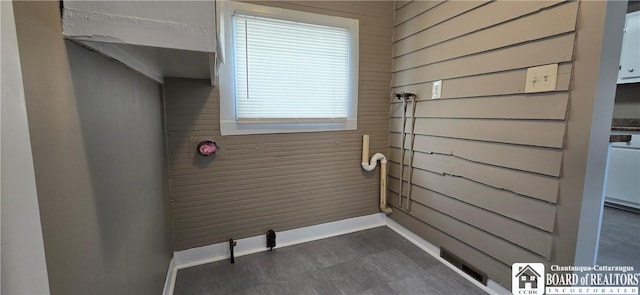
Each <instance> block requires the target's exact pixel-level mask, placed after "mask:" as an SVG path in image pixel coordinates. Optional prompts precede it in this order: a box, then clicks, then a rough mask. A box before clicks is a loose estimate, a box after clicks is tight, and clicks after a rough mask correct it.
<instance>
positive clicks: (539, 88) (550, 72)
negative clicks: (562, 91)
mask: <svg viewBox="0 0 640 295" xmlns="http://www.w3.org/2000/svg"><path fill="white" fill-rule="evenodd" d="M557 80H558V64H550V65H546V66H539V67H533V68H528V69H527V81H526V84H525V86H524V92H525V93H533V92H545V91H554V90H556V81H557Z"/></svg>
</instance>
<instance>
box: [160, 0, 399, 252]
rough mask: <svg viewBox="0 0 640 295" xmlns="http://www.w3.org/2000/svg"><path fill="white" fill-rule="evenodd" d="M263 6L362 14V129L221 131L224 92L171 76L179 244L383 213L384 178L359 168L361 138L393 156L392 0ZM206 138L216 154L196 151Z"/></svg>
mask: <svg viewBox="0 0 640 295" xmlns="http://www.w3.org/2000/svg"><path fill="white" fill-rule="evenodd" d="M256 4H261V5H271V6H277V7H281V8H287V9H294V10H300V11H307V12H314V13H322V14H328V15H335V16H341V17H348V18H355V19H358V20H359V21H360V73H359V76H360V86H359V107H358V130H355V131H346V132H319V133H297V134H270V135H248V136H224V137H222V136H220V127H219V93H218V89H217V88H213V87H210V86H209V85H208V81H205V80H189V79H167V80H166V83H165V92H166V93H165V95H166V112H167V114H166V117H167V134H168V145H169V147H168V151H169V152H168V163H169V180H170V199H171V210H172V221H173V240H174V246H175V250H183V249H187V248H192V247H198V246H204V245H208V244H212V243H218V242H223V241H225V240H228V239H229V238H234V239H239V238H244V237H249V236H255V235H262V234H264V233H265V232H266V231H267V230H268V229H274V230H276V231H282V230H287V229H292V228H298V227H303V226H309V225H314V224H319V223H324V222H330V221H335V220H341V219H345V218H350V217H356V216H362V215H367V214H373V213H376V212H378V180H379V176H377V175H376V173H373V172H371V173H369V172H363V171H362V170H361V168H360V158H361V157H360V153H361V144H362V143H361V142H362V139H361V137H362V134H370V135H371V151H372V152H383V153H385V154H388V151H389V147H388V138H389V118H388V107H389V105H388V100H389V85H390V81H391V45H392V44H391V40H392V32H393V13H394V9H393V2H382V1H372V2H359V1H358V2H345V1H335V2H331V1H300V2H279V1H258V2H256ZM203 139H214V140H215V141H216V142H217V143H218V144H219V146H220V150H219V152H218V153H217V156H216V158H215V159H213V160H210V159H205V158H202V157H199V156H196V154H195V149H196V145H197V143H198V142H199V141H200V140H203Z"/></svg>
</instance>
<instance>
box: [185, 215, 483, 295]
mask: <svg viewBox="0 0 640 295" xmlns="http://www.w3.org/2000/svg"><path fill="white" fill-rule="evenodd" d="M174 294H176V295H181V294H385V295H390V294H485V293H484V292H483V291H482V290H481V289H479V288H478V287H476V286H474V285H473V284H472V283H470V282H468V281H467V280H466V279H464V278H463V277H461V276H460V275H458V274H457V273H455V272H454V271H452V270H451V269H449V268H448V267H447V266H445V265H444V264H442V263H440V262H439V261H438V260H436V259H435V258H433V257H431V256H430V255H429V254H427V253H425V252H424V251H422V250H421V249H420V248H418V247H416V246H415V245H413V244H411V243H410V242H409V241H407V240H405V239H404V238H403V237H401V236H400V235H398V234H397V233H395V232H393V231H392V230H390V229H389V228H387V227H379V228H374V229H370V230H365V231H360V232H355V233H351V234H347V235H342V236H337V237H332V238H328V239H323V240H318V241H313V242H309V243H304V244H299V245H295V246H289V247H285V248H277V249H275V250H274V251H272V252H261V253H256V254H252V255H247V256H242V257H237V258H236V263H235V264H230V263H229V262H228V261H218V262H214V263H209V264H203V265H199V266H194V267H190V268H186V269H181V270H180V271H178V274H177V277H176V284H175V291H174Z"/></svg>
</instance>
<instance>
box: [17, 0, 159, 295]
mask: <svg viewBox="0 0 640 295" xmlns="http://www.w3.org/2000/svg"><path fill="white" fill-rule="evenodd" d="M14 4H15V5H14V11H15V17H16V27H17V31H18V44H19V49H20V58H21V63H22V71H23V77H24V85H25V96H26V102H27V114H28V118H29V130H30V135H31V145H32V148H33V159H34V167H35V176H36V184H37V190H38V199H39V204H40V211H41V219H42V228H43V235H44V245H45V254H46V261H47V268H48V274H49V282H50V287H51V293H52V294H159V293H161V292H162V289H163V285H164V280H165V275H166V271H167V267H168V265H169V260H170V258H171V247H170V239H169V230H168V226H167V223H168V221H167V220H168V214H167V210H166V207H167V206H166V204H167V203H166V199H165V195H164V191H163V185H164V180H163V171H164V169H165V165H164V163H165V162H164V141H163V130H162V126H163V124H162V103H161V98H160V88H159V85H158V84H157V83H155V82H153V81H151V80H149V79H147V78H145V77H143V76H141V75H139V74H137V73H134V72H132V71H130V70H127V69H125V68H123V67H121V66H120V65H118V64H115V63H113V62H111V61H109V60H108V59H106V58H103V57H102V56H100V55H97V54H94V53H91V52H89V51H87V50H86V49H84V48H82V47H79V46H78V45H75V44H73V43H70V42H68V41H64V40H63V38H62V33H61V27H60V10H59V7H58V6H59V3H58V2H55V1H51V2H15V3H14Z"/></svg>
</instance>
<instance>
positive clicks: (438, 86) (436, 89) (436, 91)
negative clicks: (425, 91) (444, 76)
mask: <svg viewBox="0 0 640 295" xmlns="http://www.w3.org/2000/svg"><path fill="white" fill-rule="evenodd" d="M441 93H442V80H438V81H433V88H432V89H431V99H436V98H440V94H441Z"/></svg>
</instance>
